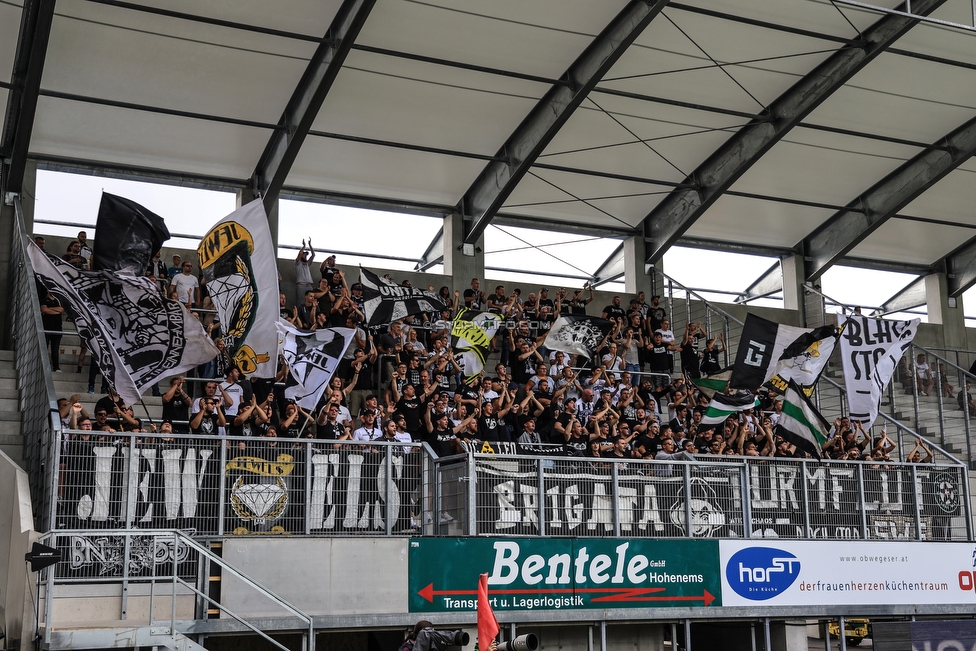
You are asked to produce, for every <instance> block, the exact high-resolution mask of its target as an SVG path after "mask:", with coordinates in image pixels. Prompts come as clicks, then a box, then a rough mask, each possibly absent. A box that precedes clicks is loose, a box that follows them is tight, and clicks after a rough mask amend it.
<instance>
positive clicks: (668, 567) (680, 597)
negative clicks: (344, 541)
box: [409, 538, 722, 612]
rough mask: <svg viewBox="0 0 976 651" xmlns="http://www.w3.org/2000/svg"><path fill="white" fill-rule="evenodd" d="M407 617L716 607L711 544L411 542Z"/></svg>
mask: <svg viewBox="0 0 976 651" xmlns="http://www.w3.org/2000/svg"><path fill="white" fill-rule="evenodd" d="M409 562H410V567H409V581H410V585H409V590H410V595H409V607H410V612H459V611H470V610H474V609H476V608H477V596H478V590H477V588H478V576H479V575H481V574H485V573H487V574H488V596H489V599H490V601H491V605H492V608H493V609H494V610H496V611H501V610H557V609H566V608H571V609H572V608H664V607H678V606H680V607H704V606H721V605H722V597H721V595H722V581H721V573H720V570H719V567H720V564H719V551H718V541H717V540H680V539H679V540H648V539H633V540H626V539H620V538H412V539H411V540H410V552H409Z"/></svg>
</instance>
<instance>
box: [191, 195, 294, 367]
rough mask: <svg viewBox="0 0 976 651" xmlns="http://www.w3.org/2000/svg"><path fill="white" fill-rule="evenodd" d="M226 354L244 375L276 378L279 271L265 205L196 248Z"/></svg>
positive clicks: (252, 206)
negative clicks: (218, 321) (218, 320)
mask: <svg viewBox="0 0 976 651" xmlns="http://www.w3.org/2000/svg"><path fill="white" fill-rule="evenodd" d="M197 254H198V255H199V256H200V269H201V270H202V271H203V276H204V278H205V279H206V281H207V290H208V291H209V292H210V299H211V300H212V301H213V303H214V307H215V308H216V309H217V316H219V317H220V326H221V330H222V331H223V333H224V344H225V345H226V347H227V353H228V354H229V355H230V357H231V359H233V360H234V362H235V363H236V364H237V368H239V369H240V371H241V373H242V374H243V375H246V376H249V377H263V378H271V377H274V376H275V372H276V370H277V364H278V351H277V350H276V346H277V344H278V336H277V333H276V332H275V326H274V324H275V323H276V322H277V321H278V315H279V312H278V266H277V256H276V255H275V250H274V244H273V243H272V241H271V231H270V230H269V228H268V216H267V214H266V213H265V212H264V204H263V203H262V202H261V200H260V199H255V200H254V201H252V202H251V203H249V204H247V205H246V206H243V207H241V208H238V209H237V210H235V211H234V212H232V213H231V214H229V215H227V216H226V217H224V218H223V219H221V220H220V221H219V222H217V223H216V224H215V225H214V227H213V228H211V229H210V232H208V233H207V234H206V235H205V236H204V237H203V239H202V240H201V241H200V246H198V247H197Z"/></svg>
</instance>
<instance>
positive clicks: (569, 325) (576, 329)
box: [543, 314, 613, 357]
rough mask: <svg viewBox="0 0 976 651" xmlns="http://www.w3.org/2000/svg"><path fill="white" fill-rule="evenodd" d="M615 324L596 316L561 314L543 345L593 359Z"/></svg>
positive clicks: (550, 348)
mask: <svg viewBox="0 0 976 651" xmlns="http://www.w3.org/2000/svg"><path fill="white" fill-rule="evenodd" d="M612 329H613V324H612V323H610V322H609V321H607V320H606V319H601V318H599V317H595V316H583V315H579V316H577V315H573V314H561V315H560V316H559V318H558V319H556V321H555V323H553V324H552V328H550V329H549V334H548V335H546V341H545V343H544V344H543V345H544V346H545V347H546V348H548V349H549V350H561V351H563V352H566V353H569V354H571V355H583V356H584V357H592V356H593V353H595V352H596V349H597V348H598V347H599V346H600V344H601V343H602V342H603V340H604V339H605V338H606V336H607V335H608V334H609V333H610V330H612Z"/></svg>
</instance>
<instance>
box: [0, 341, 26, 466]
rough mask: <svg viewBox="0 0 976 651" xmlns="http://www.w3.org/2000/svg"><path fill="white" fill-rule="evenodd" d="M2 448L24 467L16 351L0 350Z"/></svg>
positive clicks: (0, 428)
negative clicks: (15, 364)
mask: <svg viewBox="0 0 976 651" xmlns="http://www.w3.org/2000/svg"><path fill="white" fill-rule="evenodd" d="M0 396H2V397H0V450H2V451H3V452H4V454H6V455H7V456H9V457H10V458H11V459H13V460H14V461H16V462H17V463H18V464H19V465H20V466H21V467H24V440H23V437H22V436H21V433H20V392H19V391H18V390H17V369H16V368H14V351H12V350H0Z"/></svg>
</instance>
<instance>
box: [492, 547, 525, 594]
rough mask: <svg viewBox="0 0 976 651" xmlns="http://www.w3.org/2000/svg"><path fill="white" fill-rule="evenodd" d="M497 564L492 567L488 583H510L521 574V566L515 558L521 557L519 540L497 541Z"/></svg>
mask: <svg viewBox="0 0 976 651" xmlns="http://www.w3.org/2000/svg"><path fill="white" fill-rule="evenodd" d="M494 547H495V565H494V567H492V568H491V575H490V576H489V577H488V583H490V584H491V585H508V584H510V583H512V582H513V581H514V580H515V579H516V577H518V574H519V566H518V563H516V562H515V560H516V559H517V558H518V557H519V551H520V550H519V545H518V543H517V542H508V541H504V540H499V541H498V542H496V543H495V545H494Z"/></svg>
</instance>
